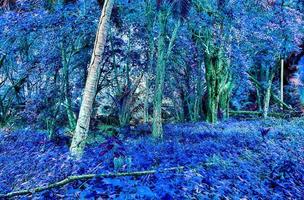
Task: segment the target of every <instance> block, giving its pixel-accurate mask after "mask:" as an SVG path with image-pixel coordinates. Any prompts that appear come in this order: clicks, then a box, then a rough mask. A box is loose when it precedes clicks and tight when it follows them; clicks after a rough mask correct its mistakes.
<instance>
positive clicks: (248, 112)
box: [229, 110, 302, 118]
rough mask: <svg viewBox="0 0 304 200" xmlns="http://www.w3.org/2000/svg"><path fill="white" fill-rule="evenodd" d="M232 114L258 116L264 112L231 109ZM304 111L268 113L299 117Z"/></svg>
mask: <svg viewBox="0 0 304 200" xmlns="http://www.w3.org/2000/svg"><path fill="white" fill-rule="evenodd" d="M229 114H230V115H257V116H262V115H263V112H262V111H247V110H238V111H235V110H231V111H229ZM301 114H302V112H300V111H298V112H297V111H292V112H284V113H280V112H271V113H269V114H268V115H269V116H271V117H279V118H285V117H288V118H289V117H297V116H301Z"/></svg>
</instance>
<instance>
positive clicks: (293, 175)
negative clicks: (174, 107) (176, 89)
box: [0, 119, 304, 199]
mask: <svg viewBox="0 0 304 200" xmlns="http://www.w3.org/2000/svg"><path fill="white" fill-rule="evenodd" d="M303 127H304V120H301V119H296V120H293V121H286V120H274V119H268V120H252V121H237V120H229V121H227V122H223V123H219V124H217V125H214V126H213V125H210V124H207V123H187V124H176V125H174V124H172V125H166V126H165V135H164V140H162V141H154V140H153V139H151V138H150V137H149V136H141V135H134V134H133V135H131V134H129V135H125V136H121V137H110V138H108V139H106V140H105V141H104V142H103V143H102V144H90V145H89V146H88V147H87V148H86V151H85V154H84V157H83V159H82V160H80V161H73V160H72V159H71V158H70V156H69V153H68V147H67V146H66V145H65V144H59V143H56V142H52V141H48V140H47V137H46V135H45V134H44V133H43V132H41V131H33V130H19V131H13V132H10V133H7V132H2V133H0V180H1V181H0V194H3V193H7V192H10V191H17V190H20V189H27V188H34V187H37V186H44V185H46V184H48V183H53V182H56V181H60V180H62V179H64V178H66V177H67V176H69V175H79V174H86V173H106V172H120V171H144V170H151V169H156V170H157V171H156V173H152V174H149V175H144V176H126V177H119V178H95V179H93V180H87V181H75V182H73V183H70V184H67V185H65V186H64V187H61V188H56V189H52V190H47V191H44V192H40V193H36V194H34V195H31V196H25V197H23V198H22V199H96V197H101V198H100V199H241V198H243V199H302V198H303V196H304V129H303ZM268 128H270V129H269V132H268ZM176 166H184V169H183V170H177V171H167V172H164V173H162V172H161V170H162V169H165V168H170V167H176ZM19 198H21V197H20V196H19V197H16V199H19Z"/></svg>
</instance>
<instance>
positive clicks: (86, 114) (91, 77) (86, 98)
mask: <svg viewBox="0 0 304 200" xmlns="http://www.w3.org/2000/svg"><path fill="white" fill-rule="evenodd" d="M113 5H114V0H106V1H105V2H104V7H103V9H102V14H101V16H100V19H99V25H98V29H97V34H96V39H95V44H94V49H93V53H92V57H91V62H90V65H89V69H88V76H87V81H86V85H85V88H84V93H83V98H82V104H81V107H80V112H79V116H78V120H77V125H76V129H75V133H74V135H73V139H72V143H71V147H70V151H71V154H72V155H73V156H75V157H76V158H80V157H81V156H82V153H83V149H84V147H85V143H86V139H87V136H88V131H89V126H90V118H91V113H92V109H93V108H92V107H93V103H94V100H95V96H96V92H97V86H98V81H99V76H100V69H101V66H100V63H101V60H102V54H103V51H104V48H105V44H106V37H107V30H108V25H109V20H110V16H111V13H112V8H113Z"/></svg>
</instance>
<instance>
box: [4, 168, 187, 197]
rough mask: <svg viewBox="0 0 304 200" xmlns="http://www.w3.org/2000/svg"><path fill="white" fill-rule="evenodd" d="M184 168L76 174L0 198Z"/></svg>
mask: <svg viewBox="0 0 304 200" xmlns="http://www.w3.org/2000/svg"><path fill="white" fill-rule="evenodd" d="M184 168H185V167H183V166H180V167H171V168H166V169H162V170H147V171H134V172H121V173H105V174H84V175H78V176H69V177H67V178H65V179H63V180H61V181H58V182H55V183H52V184H49V185H47V186H42V187H36V188H32V189H26V190H19V191H14V192H10V193H7V194H0V198H11V197H16V196H20V195H32V194H35V193H38V192H42V191H45V190H49V189H53V188H58V187H62V186H64V185H67V184H69V183H71V182H74V181H79V180H89V179H93V178H113V177H123V176H144V175H148V174H155V173H165V172H170V171H178V170H183V169H184Z"/></svg>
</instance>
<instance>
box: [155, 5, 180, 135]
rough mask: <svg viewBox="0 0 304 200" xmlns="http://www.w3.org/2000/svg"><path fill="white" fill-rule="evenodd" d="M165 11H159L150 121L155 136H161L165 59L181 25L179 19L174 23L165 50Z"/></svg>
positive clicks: (169, 53) (168, 56)
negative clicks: (151, 116)
mask: <svg viewBox="0 0 304 200" xmlns="http://www.w3.org/2000/svg"><path fill="white" fill-rule="evenodd" d="M167 17H168V15H167V13H166V12H163V11H161V12H160V13H159V24H160V32H159V38H158V53H157V56H158V57H157V66H156V83H155V87H156V91H155V96H154V102H153V123H152V135H153V137H155V138H162V137H163V127H162V110H161V108H162V100H163V90H164V83H165V71H166V70H165V67H166V63H167V60H168V59H169V58H170V56H171V53H172V49H173V45H174V42H175V40H176V38H177V33H178V30H179V27H180V25H181V22H180V20H179V21H178V22H177V23H176V24H175V27H174V30H173V32H172V36H171V38H170V42H169V45H168V48H167V50H166V49H165V47H166V44H165V38H166V26H167Z"/></svg>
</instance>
